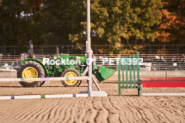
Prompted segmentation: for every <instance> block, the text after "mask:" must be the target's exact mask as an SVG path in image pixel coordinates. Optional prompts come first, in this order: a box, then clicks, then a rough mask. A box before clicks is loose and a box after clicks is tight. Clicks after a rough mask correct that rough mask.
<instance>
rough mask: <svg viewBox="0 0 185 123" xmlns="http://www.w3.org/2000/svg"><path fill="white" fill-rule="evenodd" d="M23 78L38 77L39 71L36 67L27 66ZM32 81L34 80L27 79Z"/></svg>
mask: <svg viewBox="0 0 185 123" xmlns="http://www.w3.org/2000/svg"><path fill="white" fill-rule="evenodd" d="M22 78H38V72H37V70H36V69H35V68H34V67H27V68H25V69H24V70H23V72H22ZM27 82H28V83H32V82H34V81H27Z"/></svg>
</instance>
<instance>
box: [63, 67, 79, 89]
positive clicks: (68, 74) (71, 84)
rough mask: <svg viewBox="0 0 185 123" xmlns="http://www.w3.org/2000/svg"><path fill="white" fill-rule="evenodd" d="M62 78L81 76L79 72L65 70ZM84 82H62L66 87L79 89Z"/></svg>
mask: <svg viewBox="0 0 185 123" xmlns="http://www.w3.org/2000/svg"><path fill="white" fill-rule="evenodd" d="M61 76H62V77H77V76H80V74H79V72H78V71H77V70H74V69H67V70H65V71H64V72H63V73H62V75H61ZM81 82H82V80H62V84H63V85H64V87H78V86H79V85H80V84H81Z"/></svg>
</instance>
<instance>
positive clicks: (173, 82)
mask: <svg viewBox="0 0 185 123" xmlns="http://www.w3.org/2000/svg"><path fill="white" fill-rule="evenodd" d="M141 83H142V85H143V87H148V88H150V87H172V88H173V87H185V78H142V79H141Z"/></svg>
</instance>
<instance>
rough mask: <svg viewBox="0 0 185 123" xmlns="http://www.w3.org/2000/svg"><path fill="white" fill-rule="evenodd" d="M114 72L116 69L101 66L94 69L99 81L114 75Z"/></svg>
mask: <svg viewBox="0 0 185 123" xmlns="http://www.w3.org/2000/svg"><path fill="white" fill-rule="evenodd" d="M114 72H115V70H113V69H110V68H106V67H104V66H101V67H99V68H98V69H96V70H94V72H93V74H94V75H95V76H96V78H97V79H98V81H99V82H102V81H104V80H106V79H108V78H109V77H110V76H111V75H113V74H114Z"/></svg>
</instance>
